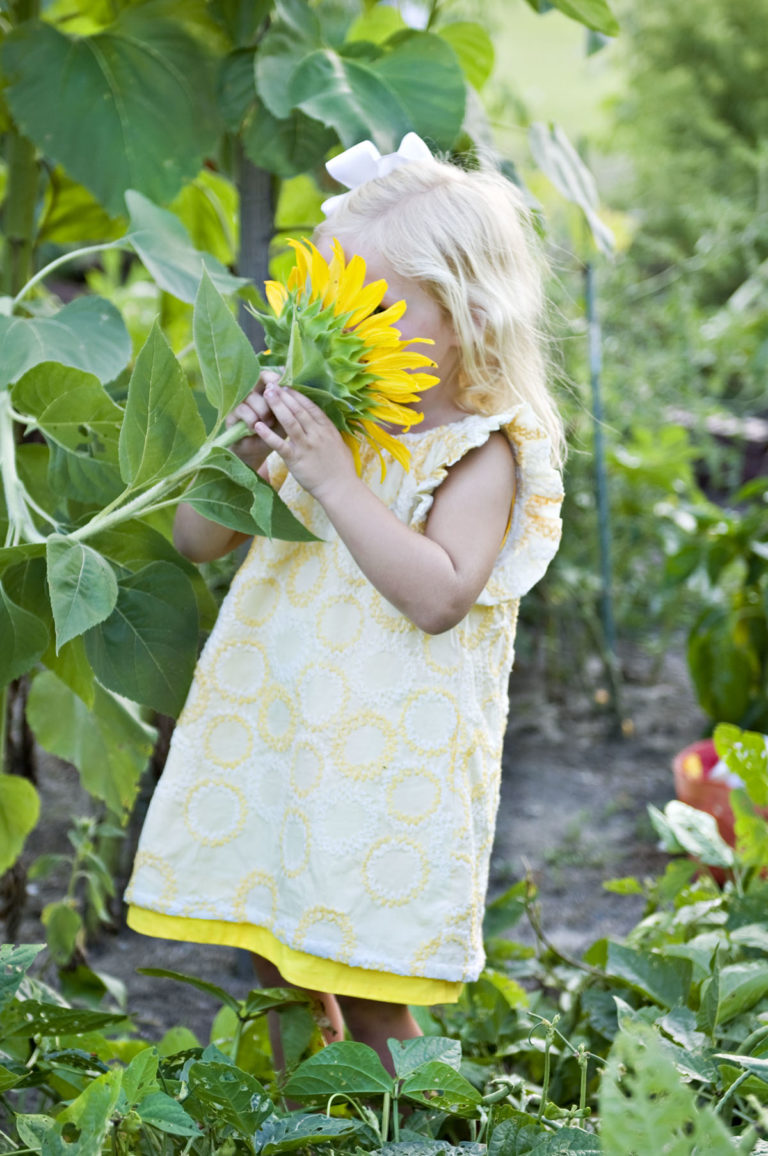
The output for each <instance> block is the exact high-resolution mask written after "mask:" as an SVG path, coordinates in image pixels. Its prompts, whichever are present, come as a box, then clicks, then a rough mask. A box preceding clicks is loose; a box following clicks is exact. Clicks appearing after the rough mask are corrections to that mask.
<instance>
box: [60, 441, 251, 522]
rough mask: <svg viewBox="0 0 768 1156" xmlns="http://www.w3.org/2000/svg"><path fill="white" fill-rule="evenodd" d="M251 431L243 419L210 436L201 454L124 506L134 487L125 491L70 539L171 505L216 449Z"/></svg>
mask: <svg viewBox="0 0 768 1156" xmlns="http://www.w3.org/2000/svg"><path fill="white" fill-rule="evenodd" d="M249 432H250V431H249V430H248V427H247V425H246V424H245V422H242V421H239V422H236V423H235V424H234V425H232V426H230V427H229V428H228V429H226V430H224V432H223V433H220V434H218V436H214V437H212V438H208V439H207V440H206V441H205V443H204V444H203V445H202V446H201V447H200V449H199V450H198V451H197V453H195V454H193V455H192V457H191V458H190V459H189V460H188V461H187V462H185V463H184V465H183V466H180V467H179V469H178V470H175V471H174V472H173V473H172V474H169V476H168V477H167V478H163V479H162V480H161V481H159V482H155V484H154V485H153V486H150V487H149V489H148V490H145V491H144V492H143V493H142V494H137V495H136V497H135V498H131V499H130V500H129V501H127V502H125V504H124V505H121V504H120V503H121V502H122V500H123V499H124V498H125V497H126V496H127V495H128V494H129V493H130V492H131V491H130V489H128V490H124V491H123V493H122V494H120V495H119V497H117V498H116V499H115V500H114V502H111V503H110V504H109V505H108V506H105V507H104V509H103V510H100V511H99V513H98V514H94V516H93V517H92V518H91V520H90V522H86V524H85V525H84V526H81V527H80V528H79V529H77V530H73V531H72V533H71V534H70V535H69V539H70V541H72V542H82V541H83V540H84V539H85V538H91V537H93V535H94V534H99V533H101V531H102V530H106V529H108V528H109V527H110V526H113V525H115V524H116V523H118V522H124V521H126V520H127V519H128V518H135V517H136V516H137V515H139V514H147V513H150V512H151V511H152V510H155V509H157V508H158V507H159V506H161V505H169V504H170V503H169V501H168V500H167V499H168V496H169V494H170V493H171V491H172V490H175V489H176V487H177V486H178V485H180V484H181V482H183V481H184V479H185V478H187V477H189V476H190V475H191V474H194V473H196V472H197V471H198V470H199V469H200V467H201V466H203V465H205V459H206V458H207V457H208V454H209V453H210V452H211V450H212V449H226V448H227V447H228V446H230V445H232V444H233V443H234V442H236V441H239V440H240V438H242V437H245V436H246V435H247V434H248V433H249Z"/></svg>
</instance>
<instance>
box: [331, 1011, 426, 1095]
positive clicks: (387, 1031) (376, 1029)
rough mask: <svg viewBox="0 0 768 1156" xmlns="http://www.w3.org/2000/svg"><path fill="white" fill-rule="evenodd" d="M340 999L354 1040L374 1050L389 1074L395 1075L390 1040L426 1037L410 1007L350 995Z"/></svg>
mask: <svg viewBox="0 0 768 1156" xmlns="http://www.w3.org/2000/svg"><path fill="white" fill-rule="evenodd" d="M337 1000H338V1003H339V1004H340V1005H341V1010H342V1012H343V1013H344V1019H345V1021H346V1024H347V1027H348V1028H349V1032H350V1035H351V1036H352V1038H353V1039H355V1040H358V1041H359V1043H361V1044H368V1046H369V1047H370V1048H373V1050H374V1051H375V1052H376V1053H377V1054H378V1057H379V1059H380V1060H381V1062H382V1064H383V1065H384V1067H385V1068H386V1069H387V1071H388V1072H390V1073H391V1074H392V1075H394V1071H395V1069H394V1066H393V1063H392V1056H391V1055H390V1052H389V1048H388V1047H387V1040H389V1039H396V1040H412V1039H415V1038H416V1036H421V1035H423V1034H424V1033H423V1032H422V1030H421V1028H420V1027H419V1025H418V1024H417V1023H416V1020H415V1019H414V1018H413V1016H412V1015H411V1013H410V1011H409V1010H408V1005H407V1004H403V1003H384V1002H383V1001H382V1000H375V999H359V998H358V997H357V996H348V995H340V996H337Z"/></svg>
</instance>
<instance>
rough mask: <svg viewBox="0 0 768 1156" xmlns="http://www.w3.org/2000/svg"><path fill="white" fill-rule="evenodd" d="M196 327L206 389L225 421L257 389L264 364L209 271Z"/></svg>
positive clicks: (199, 299)
mask: <svg viewBox="0 0 768 1156" xmlns="http://www.w3.org/2000/svg"><path fill="white" fill-rule="evenodd" d="M192 326H193V329H192V331H193V334H194V338H195V348H196V350H197V356H198V358H199V361H200V370H201V372H202V375H203V387H204V389H205V393H206V396H207V398H208V400H209V401H210V403H211V405H212V406H214V407H215V409H216V410H217V412H218V415H219V418H220V419H221V418H222V417H223V416H224V414H227V413H230V412H231V410H233V409H234V408H235V406H236V405H237V404H238V402H240V401H242V399H243V398H244V397H245V396H246V394H248V393H250V391H251V390H252V389H253V387H254V386H255V385H256V382H257V381H258V377H259V373H260V372H261V363H260V361H259V359H258V357H257V356H256V354H255V353H254V350H253V346H252V345H251V343H250V341H249V340H248V338H247V337H246V336H245V333H244V332H243V330H242V329H241V328H240V326H239V325H238V323H237V321H236V319H235V317H234V316H233V314H232V311H231V310H230V309H229V307H228V305H227V303H226V301H225V300H224V298H223V297H222V296H221V294H220V293H219V291H218V289H217V288H216V286H215V285H214V284H213V281H212V280H211V278H210V276H209V275H208V273H207V272H206V271H205V270H204V271H203V275H202V277H201V279H200V288H199V290H198V293H197V298H196V300H195V310H194V314H193V319H192Z"/></svg>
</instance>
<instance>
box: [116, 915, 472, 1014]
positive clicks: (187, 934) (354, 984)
mask: <svg viewBox="0 0 768 1156" xmlns="http://www.w3.org/2000/svg"><path fill="white" fill-rule="evenodd" d="M127 922H128V926H129V927H130V928H132V930H133V931H138V932H139V934H140V935H150V936H153V937H155V938H158V939H176V940H182V941H183V942H185V943H216V944H221V945H222V946H224V947H242V948H244V949H245V950H246V951H254V952H256V954H257V955H261V956H264V958H265V959H268V960H269V961H270V962H271V963H274V965H275V967H276V968H277V969H278V971H279V972H280V974H281V975H282V976H283V978H284V979H286V980H287V981H288V983H291V984H295V986H296V987H302V988H307V989H309V990H310V991H329V992H333V993H334V994H335V995H349V996H357V997H358V998H360V999H377V1000H383V1001H384V1002H385V1003H407V1004H416V1005H421V1006H429V1005H431V1004H437V1003H456V1001H457V1000H458V998H459V996H460V995H461V989H462V987H463V986H464V985H463V983H461V982H460V981H458V982H453V981H451V980H444V979H432V978H430V977H429V976H409V975H395V974H394V973H393V972H388V971H374V970H373V969H369V968H364V967H350V966H349V965H348V964H345V963H339V962H338V961H337V960H335V959H323V958H322V957H321V956H318V955H310V954H309V953H308V952H306V951H297V950H296V949H295V948H293V947H288V946H287V944H285V943H281V942H280V940H279V939H276V938H275V936H274V935H273V934H272V932H271V931H268V930H267V928H266V927H255V926H254V925H253V924H251V923H229V922H226V921H225V920H222V919H189V918H187V917H185V916H182V915H164V914H162V913H161V912H158V911H149V910H148V909H147V908H146V907H135V906H134V905H133V904H132V905H131V906H130V907H129V908H128V915H127Z"/></svg>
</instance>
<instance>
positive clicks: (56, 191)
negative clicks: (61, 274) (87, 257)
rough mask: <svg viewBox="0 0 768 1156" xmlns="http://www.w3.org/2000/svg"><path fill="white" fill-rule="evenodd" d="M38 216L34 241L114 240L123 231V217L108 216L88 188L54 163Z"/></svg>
mask: <svg viewBox="0 0 768 1156" xmlns="http://www.w3.org/2000/svg"><path fill="white" fill-rule="evenodd" d="M40 216H41V227H40V230H39V232H38V234H37V243H38V244H42V243H43V242H51V243H52V244H55V245H78V246H79V245H84V244H97V243H99V242H102V243H103V242H104V241H115V240H117V238H118V237H120V236H122V234H123V233H124V232H125V221H124V220H120V219H119V218H114V217H110V215H109V213H107V211H106V210H105V209H104V208H103V206H102V205H100V204H99V202H98V201H97V200H96V198H95V197H94V196H93V194H92V193H90V192H89V191H88V189H86V188H84V187H83V186H82V185H79V184H78V183H77V181H73V180H72V178H71V177H69V176H68V175H67V174H66V173H65V172H64V170H63V169H62V168H60V167H58V166H57V167H56V168H55V169H54V170H53V172H52V173H51V174H50V176H49V179H48V182H47V185H46V190H45V198H44V201H43V208H42V212H41V214H40Z"/></svg>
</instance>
